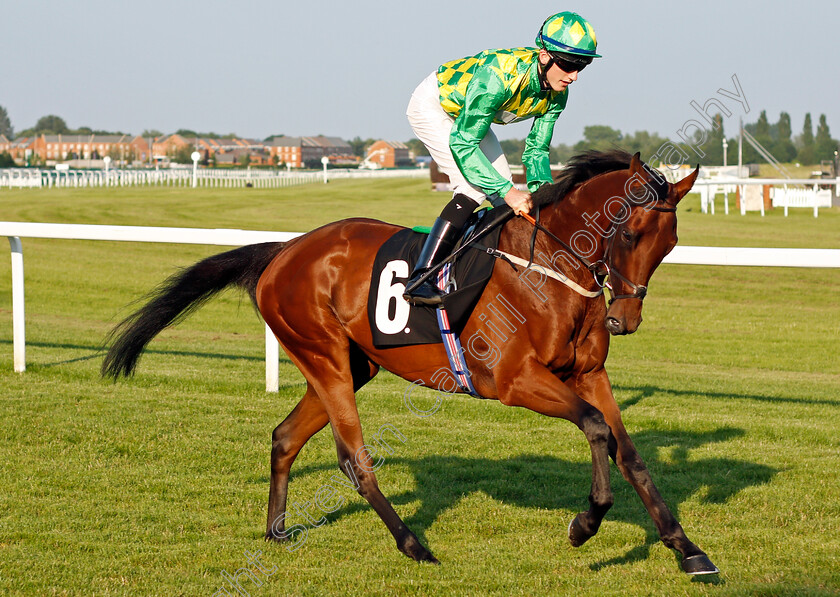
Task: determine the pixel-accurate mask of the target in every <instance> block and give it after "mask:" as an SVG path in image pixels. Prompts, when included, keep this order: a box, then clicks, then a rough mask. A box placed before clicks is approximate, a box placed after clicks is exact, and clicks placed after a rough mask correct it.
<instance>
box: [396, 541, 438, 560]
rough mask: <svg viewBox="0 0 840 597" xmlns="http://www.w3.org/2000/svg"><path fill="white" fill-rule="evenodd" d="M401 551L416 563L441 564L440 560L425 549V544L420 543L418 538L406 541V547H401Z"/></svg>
mask: <svg viewBox="0 0 840 597" xmlns="http://www.w3.org/2000/svg"><path fill="white" fill-rule="evenodd" d="M399 550H400V551H401V552H403V553H404V554H405V555H407V556H408V557H409V558H411V559H412V560H414V561H415V562H429V563H431V564H440V562H438V559H437V558H436V557H435V556H433V555H432V552H430V551H429V550H428V549H426V548H425V547H423V544H422V543H420V541H419V540H418V539H417V538H416V537H412V538H411V539H409V540H408V541H406V542H405V545H404V546H403V547H400V548H399Z"/></svg>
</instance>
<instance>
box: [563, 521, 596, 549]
mask: <svg viewBox="0 0 840 597" xmlns="http://www.w3.org/2000/svg"><path fill="white" fill-rule="evenodd" d="M579 517H580V514H578V515H577V516H575V517H574V518H573V519H572V521H571V522H570V523H569V531H568V533H569V541H570V542H571V544H572V547H580V546H581V545H583V544H584V543H586V542H587V541H589V539H591V538H592V535H591V534H589V533H587V532H586V531H584V530H583V527H582V526H581V524H580V523H579V522H578V518H579Z"/></svg>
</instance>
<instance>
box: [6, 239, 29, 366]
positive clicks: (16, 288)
mask: <svg viewBox="0 0 840 597" xmlns="http://www.w3.org/2000/svg"><path fill="white" fill-rule="evenodd" d="M9 245H10V246H11V248H12V343H13V346H14V367H15V371H16V372H18V373H23V372H24V371H26V328H25V321H26V318H25V316H24V310H23V309H24V304H23V297H24V294H23V244H22V243H21V242H20V237H19V236H10V237H9Z"/></svg>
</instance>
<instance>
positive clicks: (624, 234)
mask: <svg viewBox="0 0 840 597" xmlns="http://www.w3.org/2000/svg"><path fill="white" fill-rule="evenodd" d="M621 240H623V241H624V242H626V243H627V244H630V243H631V242H633V234H632V233H631V232H630V231H628V230H622V231H621Z"/></svg>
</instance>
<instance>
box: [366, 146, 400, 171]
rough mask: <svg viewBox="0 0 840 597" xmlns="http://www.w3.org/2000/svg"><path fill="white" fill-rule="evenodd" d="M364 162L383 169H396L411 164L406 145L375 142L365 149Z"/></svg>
mask: <svg viewBox="0 0 840 597" xmlns="http://www.w3.org/2000/svg"><path fill="white" fill-rule="evenodd" d="M365 160H366V161H368V162H373V163H375V164H379V165H380V166H382V167H383V168H396V167H397V166H407V165H410V164H411V156H410V155H409V151H408V145H406V144H405V143H401V142H399V141H376V142H375V143H373V144H371V146H370V147H368V148H367V151H366V152H365Z"/></svg>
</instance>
